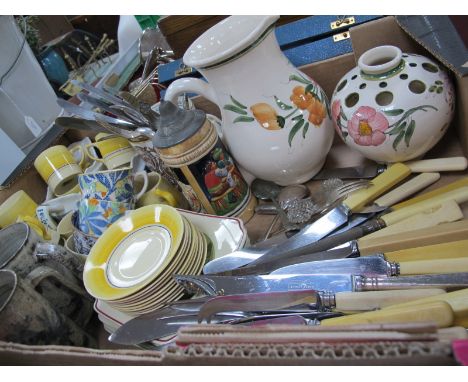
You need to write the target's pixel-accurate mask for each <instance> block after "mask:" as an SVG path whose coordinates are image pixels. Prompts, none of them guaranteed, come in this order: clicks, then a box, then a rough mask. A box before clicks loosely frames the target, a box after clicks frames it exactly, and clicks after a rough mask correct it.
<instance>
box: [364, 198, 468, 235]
mask: <svg viewBox="0 0 468 382" xmlns="http://www.w3.org/2000/svg"><path fill="white" fill-rule="evenodd" d="M461 219H463V212H462V210H461V209H460V206H459V205H458V204H457V202H455V201H453V200H449V201H446V202H444V203H442V204H440V205H438V206H436V207H433V208H431V209H430V210H426V211H423V212H420V213H418V214H416V215H413V216H411V217H408V218H406V219H403V220H400V221H399V222H396V223H394V224H392V225H390V226H388V227H386V228H384V229H382V230H380V231H378V232H374V233H372V234H370V235H368V236H367V238H369V239H371V238H372V239H374V238H376V237H385V236H389V235H394V234H397V233H403V232H410V231H414V230H418V229H422V228H428V227H434V226H436V225H439V224H443V223H448V222H454V221H457V220H461Z"/></svg>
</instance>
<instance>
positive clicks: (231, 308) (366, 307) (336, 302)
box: [198, 289, 445, 322]
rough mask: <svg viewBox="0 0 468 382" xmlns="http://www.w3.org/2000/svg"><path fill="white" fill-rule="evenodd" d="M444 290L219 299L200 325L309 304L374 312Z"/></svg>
mask: <svg viewBox="0 0 468 382" xmlns="http://www.w3.org/2000/svg"><path fill="white" fill-rule="evenodd" d="M444 293H445V291H444V290H443V289H419V290H418V289H413V290H398V291H382V292H340V293H336V294H335V293H331V292H324V291H314V290H301V291H289V292H271V293H269V292H267V293H247V294H240V295H228V296H218V297H213V298H211V299H209V300H207V301H206V302H205V303H204V304H203V305H202V306H201V307H200V310H199V312H198V321H199V322H204V321H206V322H209V321H210V318H211V317H212V316H214V315H216V314H219V313H223V312H235V311H242V312H249V311H269V310H279V309H284V308H285V307H295V306H301V305H303V304H306V305H308V306H310V308H311V309H315V310H319V311H320V310H323V309H325V310H330V309H332V310H334V311H341V312H343V311H353V312H354V311H370V310H375V309H382V308H384V307H388V306H391V305H394V304H398V303H403V302H409V301H413V300H418V299H420V298H425V297H430V296H436V295H439V294H444Z"/></svg>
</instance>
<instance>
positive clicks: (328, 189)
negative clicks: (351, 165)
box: [286, 178, 372, 224]
mask: <svg viewBox="0 0 468 382" xmlns="http://www.w3.org/2000/svg"><path fill="white" fill-rule="evenodd" d="M337 184H338V186H337ZM371 184H372V183H371V182H370V181H369V180H366V179H362V180H357V181H353V182H349V183H343V181H342V180H341V179H336V178H333V179H327V180H326V181H324V182H322V184H321V190H320V191H319V192H318V193H316V194H315V195H312V196H310V197H308V198H304V199H300V200H295V201H294V202H293V203H290V205H289V206H288V208H287V214H286V215H287V218H288V220H289V221H290V222H291V223H299V224H301V223H302V224H303V223H307V222H308V221H309V220H310V219H311V218H312V217H313V216H315V215H318V214H321V213H323V212H326V211H327V210H328V209H329V208H330V207H333V206H334V205H335V204H336V203H338V202H340V201H342V199H344V198H346V197H347V196H348V195H349V194H350V193H352V192H354V191H357V190H360V189H362V188H367V187H369V186H370V185H371Z"/></svg>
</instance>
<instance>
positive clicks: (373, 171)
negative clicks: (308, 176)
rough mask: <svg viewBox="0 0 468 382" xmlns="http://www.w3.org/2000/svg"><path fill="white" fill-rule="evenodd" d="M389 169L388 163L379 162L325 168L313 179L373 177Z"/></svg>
mask: <svg viewBox="0 0 468 382" xmlns="http://www.w3.org/2000/svg"><path fill="white" fill-rule="evenodd" d="M386 169H387V166H386V165H379V164H377V163H372V164H368V165H365V166H355V167H342V168H329V169H323V170H322V171H320V172H319V173H318V174H317V175H315V176H314V177H313V180H326V179H331V178H338V179H371V178H374V177H376V176H377V175H379V174H380V173H382V172H383V171H385V170H386Z"/></svg>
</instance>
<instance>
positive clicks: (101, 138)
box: [94, 133, 118, 142]
mask: <svg viewBox="0 0 468 382" xmlns="http://www.w3.org/2000/svg"><path fill="white" fill-rule="evenodd" d="M115 137H118V135H117V134H109V133H97V134H96V136H95V137H94V140H95V141H96V142H100V141H104V140H106V139H111V138H115Z"/></svg>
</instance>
